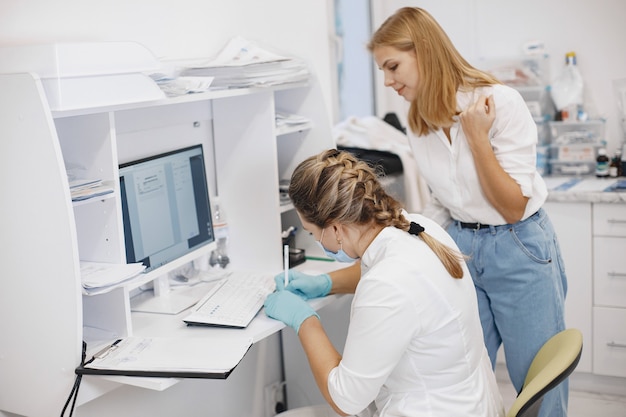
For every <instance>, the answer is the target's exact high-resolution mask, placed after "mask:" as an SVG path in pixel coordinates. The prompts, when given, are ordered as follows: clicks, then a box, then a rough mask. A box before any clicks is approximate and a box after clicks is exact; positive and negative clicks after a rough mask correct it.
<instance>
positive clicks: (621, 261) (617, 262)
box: [593, 237, 626, 308]
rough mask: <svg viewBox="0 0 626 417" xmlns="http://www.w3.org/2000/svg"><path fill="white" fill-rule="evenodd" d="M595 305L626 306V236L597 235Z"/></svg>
mask: <svg viewBox="0 0 626 417" xmlns="http://www.w3.org/2000/svg"><path fill="white" fill-rule="evenodd" d="M593 250H594V257H593V258H594V259H593V295H594V305H596V306H607V307H624V308H626V257H624V254H626V238H623V237H595V238H594V243H593Z"/></svg>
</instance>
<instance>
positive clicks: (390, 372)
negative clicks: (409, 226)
mask: <svg viewBox="0 0 626 417" xmlns="http://www.w3.org/2000/svg"><path fill="white" fill-rule="evenodd" d="M409 217H410V218H411V219H412V220H413V221H415V222H417V223H419V224H421V225H422V226H423V227H424V228H425V229H426V232H427V233H429V234H430V235H431V236H433V237H435V238H436V239H438V240H439V241H440V242H443V243H445V244H446V245H448V246H451V247H453V248H456V244H455V243H454V241H453V240H452V239H451V238H450V236H449V235H448V234H447V233H446V232H445V231H444V230H443V229H442V228H441V227H440V226H439V225H437V224H436V223H435V222H434V221H432V220H430V219H427V218H426V217H423V216H421V215H410V216H409ZM361 262H362V264H361V265H362V266H361V267H362V277H361V280H360V283H359V284H358V286H357V288H356V291H355V295H354V299H353V302H352V307H351V318H350V326H349V329H348V335H347V339H346V344H345V348H344V352H343V358H342V360H341V362H340V363H339V365H338V366H337V367H336V368H334V369H333V370H332V371H331V373H330V375H329V379H328V388H329V391H330V395H331V396H332V399H333V401H334V402H335V404H337V406H338V407H339V408H340V409H341V410H343V411H344V412H346V413H349V414H357V413H359V412H361V411H362V410H365V409H366V408H367V407H368V405H370V403H371V402H372V401H375V406H376V408H377V411H376V412H375V414H374V415H376V416H380V417H383V416H442V417H450V416H464V417H471V416H476V417H497V416H504V407H503V405H502V398H501V396H500V393H499V391H498V386H497V384H496V380H495V376H494V373H493V371H492V369H491V363H490V361H489V358H488V355H487V350H486V348H485V346H484V344H483V335H482V328H481V325H480V319H479V317H478V305H477V301H476V294H475V290H474V284H473V282H472V279H471V277H470V275H469V272H468V270H467V267H464V271H465V276H464V277H463V279H454V278H452V277H451V276H450V275H449V274H448V273H447V271H446V270H445V268H444V266H443V264H442V263H441V262H440V261H439V258H437V256H436V255H435V254H434V253H433V252H432V250H431V249H430V248H429V247H428V246H427V245H426V244H425V243H424V242H423V241H422V240H421V239H420V238H418V237H416V236H414V235H410V234H409V233H407V232H404V231H402V230H399V229H396V228H394V227H388V228H385V229H383V230H382V231H381V232H380V234H379V235H378V236H377V237H376V238H375V239H374V241H373V242H372V243H371V245H370V246H369V247H368V248H367V250H366V252H365V254H364V255H363V257H362V260H361Z"/></svg>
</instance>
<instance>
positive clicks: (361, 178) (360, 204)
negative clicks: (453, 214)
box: [289, 149, 464, 278]
mask: <svg viewBox="0 0 626 417" xmlns="http://www.w3.org/2000/svg"><path fill="white" fill-rule="evenodd" d="M289 197H290V198H291V201H292V203H293V205H294V207H295V208H296V210H297V211H298V213H299V214H300V215H301V216H302V217H303V218H304V219H305V220H306V221H308V222H310V223H313V224H315V225H316V226H318V227H320V228H326V227H328V225H330V224H331V223H333V222H339V223H343V224H356V225H365V224H370V223H371V222H373V223H375V224H377V225H379V226H383V227H388V226H394V227H396V228H398V229H401V230H404V231H406V232H409V233H412V234H415V235H417V236H419V237H420V238H421V239H422V240H423V241H424V242H425V243H426V244H427V245H428V246H429V247H430V248H431V249H432V250H433V251H434V252H435V254H436V255H437V256H438V257H439V259H440V260H441V261H442V263H443V264H444V266H445V267H446V269H447V271H448V272H449V273H450V275H451V276H453V277H454V278H462V277H463V268H462V266H461V260H462V259H464V257H463V255H462V254H460V253H459V252H457V251H455V250H453V249H451V248H449V247H448V246H446V245H444V244H442V243H441V242H439V241H438V240H436V239H435V238H433V237H432V236H430V235H429V234H428V233H426V232H425V231H424V228H423V227H421V226H419V225H417V224H416V223H412V222H410V221H409V220H407V218H406V217H404V215H403V214H402V206H401V205H400V203H399V202H398V201H397V200H395V199H394V198H393V197H391V196H390V195H389V194H387V193H386V192H385V190H384V189H383V187H382V185H381V184H380V182H379V180H378V173H377V172H376V171H375V170H374V169H373V168H372V167H371V166H370V165H368V164H367V163H366V162H364V161H362V160H360V159H357V158H356V157H355V156H353V155H352V154H350V153H349V152H343V151H338V150H336V149H328V150H326V151H323V152H321V153H319V154H318V155H315V156H311V157H309V158H307V159H306V160H304V161H303V162H301V163H300V164H299V165H298V166H297V167H296V169H295V170H294V173H293V175H292V177H291V182H290V185H289Z"/></svg>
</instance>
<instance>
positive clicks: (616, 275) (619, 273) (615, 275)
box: [608, 271, 626, 277]
mask: <svg viewBox="0 0 626 417" xmlns="http://www.w3.org/2000/svg"><path fill="white" fill-rule="evenodd" d="M608 275H609V276H610V277H626V272H613V271H611V272H609V273H608Z"/></svg>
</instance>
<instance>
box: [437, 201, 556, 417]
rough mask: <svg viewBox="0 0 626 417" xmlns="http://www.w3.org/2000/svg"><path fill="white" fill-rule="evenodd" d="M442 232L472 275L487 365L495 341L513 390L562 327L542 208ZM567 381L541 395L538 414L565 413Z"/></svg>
mask: <svg viewBox="0 0 626 417" xmlns="http://www.w3.org/2000/svg"><path fill="white" fill-rule="evenodd" d="M448 233H450V235H451V236H452V238H453V239H454V240H455V241H456V243H457V245H458V246H459V248H460V249H461V251H462V252H463V253H464V254H465V255H468V256H469V257H470V258H469V260H468V261H467V264H468V267H469V270H470V273H471V274H472V278H473V280H474V286H475V288H476V294H477V296H478V307H479V313H480V320H481V323H482V327H483V335H484V338H485V345H486V346H487V351H488V352H489V357H490V358H491V362H492V365H493V366H494V367H495V362H496V354H497V352H498V348H499V347H500V344H502V345H503V346H504V354H505V358H506V366H507V369H508V372H509V377H510V378H511V382H512V383H513V386H514V387H515V389H516V390H517V391H518V392H519V391H520V390H521V389H522V386H523V384H524V378H525V377H526V372H527V371H528V368H529V367H530V363H531V362H532V360H533V358H534V356H535V354H536V353H537V351H538V350H539V348H541V346H542V345H543V344H544V343H545V342H546V341H547V340H548V339H549V338H550V337H551V336H553V335H554V334H556V333H558V332H560V331H561V330H563V329H565V320H564V302H565V294H566V292H567V280H566V277H565V271H564V268H563V261H562V259H561V252H560V249H559V244H558V241H557V237H556V234H555V232H554V229H553V227H552V223H551V222H550V219H549V218H548V215H547V214H546V212H545V211H544V210H543V209H540V210H539V211H538V212H537V213H535V214H534V215H532V216H531V217H529V218H528V219H526V220H523V221H520V222H518V223H515V224H511V225H502V226H489V227H488V228H483V229H477V230H476V229H467V228H462V227H461V225H460V224H459V222H453V223H452V224H451V225H450V226H449V227H448ZM567 400H568V383H567V380H566V381H565V382H563V383H562V384H560V385H559V386H558V387H556V388H555V389H553V390H552V391H550V392H549V393H548V394H547V395H546V396H545V397H544V400H543V403H542V406H541V412H540V414H539V415H540V416H545V417H547V416H550V417H565V416H567Z"/></svg>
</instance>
